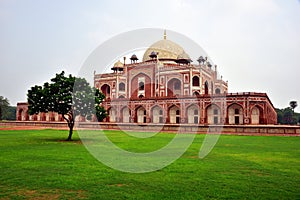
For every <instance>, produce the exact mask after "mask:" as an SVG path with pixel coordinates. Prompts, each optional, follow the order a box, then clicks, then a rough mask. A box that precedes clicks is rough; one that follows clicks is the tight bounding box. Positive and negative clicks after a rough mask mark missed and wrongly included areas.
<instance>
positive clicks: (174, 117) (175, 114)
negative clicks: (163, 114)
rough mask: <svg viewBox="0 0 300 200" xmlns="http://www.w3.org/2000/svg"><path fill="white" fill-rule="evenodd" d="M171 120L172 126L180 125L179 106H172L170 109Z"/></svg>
mask: <svg viewBox="0 0 300 200" xmlns="http://www.w3.org/2000/svg"><path fill="white" fill-rule="evenodd" d="M169 118H170V123H171V124H179V123H180V109H179V108H178V107H177V106H172V107H171V108H170V109H169Z"/></svg>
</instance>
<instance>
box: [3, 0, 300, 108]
mask: <svg viewBox="0 0 300 200" xmlns="http://www.w3.org/2000/svg"><path fill="white" fill-rule="evenodd" d="M299 19H300V2H299V0H298V1H297V0H263V1H262V0H164V1H162V0H151V1H133V0H126V1H121V0H120V1H116V0H108V1H105V0H103V1H98V0H95V1H88V0H87V1H76V0H74V1H72V0H61V1H58V0H52V1H46V0H39V1H36V0H18V1H17V0H0V67H1V73H0V96H4V97H6V98H8V99H9V101H10V104H11V105H16V104H17V102H24V101H26V93H27V90H28V89H30V87H31V86H34V85H36V84H38V85H41V84H43V83H44V82H46V81H49V80H50V79H51V78H52V77H54V76H55V73H59V72H61V71H62V70H64V71H66V73H68V74H70V73H71V74H73V75H76V74H78V72H79V70H80V69H81V67H82V65H83V63H84V62H85V60H86V59H87V57H88V56H89V55H90V54H91V53H92V52H93V51H94V49H96V48H97V47H98V46H99V45H101V44H102V43H103V42H105V41H107V40H109V39H110V38H112V37H114V36H116V35H118V34H121V33H124V32H127V31H132V30H135V29H141V28H160V29H167V30H172V31H175V32H178V33H180V34H183V35H185V36H186V37H189V38H190V39H191V40H193V41H195V42H196V43H197V44H199V45H200V46H201V47H202V48H203V49H204V50H205V52H206V53H207V54H208V55H209V57H210V58H211V59H212V60H213V61H214V63H215V64H217V65H218V71H219V73H220V74H221V75H222V76H223V79H224V80H228V82H229V92H266V93H267V94H268V96H269V98H270V99H271V101H272V103H273V105H274V106H275V107H277V108H285V107H288V106H289V102H290V101H291V100H296V101H298V104H299V106H298V107H297V108H296V109H295V111H297V112H300V89H299V87H298V86H297V85H298V84H299V83H298V82H299V79H300V64H299V58H300V37H299V35H300V23H299ZM162 35H163V33H162ZM145 39H147V38H145ZM159 39H162V38H158V40H159ZM150 42H151V41H150ZM154 42H156V41H153V43H154ZM174 42H176V41H174ZM194 60H196V59H194ZM95 70H96V71H97V72H101V70H103V69H95Z"/></svg>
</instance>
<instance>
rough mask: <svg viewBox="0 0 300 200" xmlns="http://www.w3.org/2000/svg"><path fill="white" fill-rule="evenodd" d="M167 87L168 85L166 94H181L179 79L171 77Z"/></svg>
mask: <svg viewBox="0 0 300 200" xmlns="http://www.w3.org/2000/svg"><path fill="white" fill-rule="evenodd" d="M167 87H168V91H167V93H168V94H167V96H176V95H182V94H181V81H180V80H179V79H177V78H173V79H171V80H169V81H168V84H167Z"/></svg>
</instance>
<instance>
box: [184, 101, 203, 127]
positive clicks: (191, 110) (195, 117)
mask: <svg viewBox="0 0 300 200" xmlns="http://www.w3.org/2000/svg"><path fill="white" fill-rule="evenodd" d="M199 113H200V112H199V108H198V106H196V105H192V106H190V107H188V109H187V119H188V123H189V124H198V123H199Z"/></svg>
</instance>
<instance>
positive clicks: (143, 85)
mask: <svg viewBox="0 0 300 200" xmlns="http://www.w3.org/2000/svg"><path fill="white" fill-rule="evenodd" d="M142 90H145V84H144V82H142V81H141V82H139V91H142Z"/></svg>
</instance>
